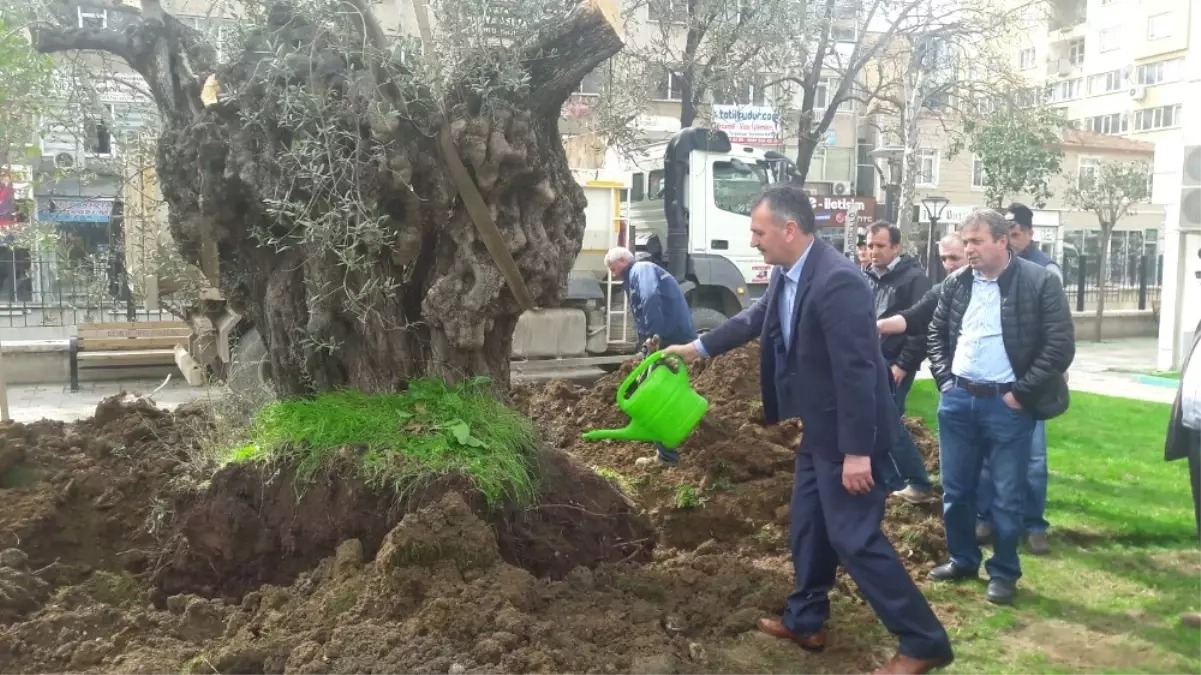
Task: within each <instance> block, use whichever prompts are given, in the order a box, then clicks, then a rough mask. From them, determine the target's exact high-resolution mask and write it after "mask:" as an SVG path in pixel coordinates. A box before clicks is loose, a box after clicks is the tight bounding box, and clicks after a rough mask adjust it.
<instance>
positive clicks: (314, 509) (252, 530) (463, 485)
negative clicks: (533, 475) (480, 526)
mask: <svg viewBox="0 0 1201 675" xmlns="http://www.w3.org/2000/svg"><path fill="white" fill-rule="evenodd" d="M539 460H540V462H541V464H542V471H541V475H542V491H541V498H540V499H539V501H538V502H537V503H534V504H524V505H522V504H513V503H504V504H502V505H500V506H499V507H497V508H492V509H489V508H486V507H485V506H484V505H483V502H482V500H481V499H480V498H479V495H478V494H477V493H474V492H473V490H472V489H471V488H470V485H469V484H468V483H467V482H466V480H465V479H462V478H458V477H448V478H442V479H438V480H434V481H431V482H429V483H427V484H425V485H423V486H420V487H417V488H415V489H413V490H410V491H409V492H407V493H405V494H404V495H402V496H400V497H399V498H398V496H397V495H396V494H395V493H394V492H392V491H390V490H383V489H374V488H371V487H369V486H367V485H365V484H363V483H361V482H354V481H350V480H347V479H346V478H344V477H342V476H341V475H340V472H339V471H338V467H330V468H328V469H326V470H324V471H323V472H321V473H319V474H318V475H317V476H316V477H315V478H314V479H312V481H311V482H305V483H297V482H296V480H295V472H294V470H293V468H291V467H287V466H285V467H282V468H280V467H271V468H270V469H264V468H262V467H261V466H259V465H256V464H238V465H232V466H229V467H226V468H225V469H223V470H221V471H220V472H218V473H217V475H216V476H214V478H213V480H212V482H211V484H210V486H209V487H208V489H207V490H206V491H204V492H203V493H200V494H198V495H194V496H191V497H189V498H187V502H186V503H181V504H177V508H176V513H178V514H179V515H178V517H177V519H176V521H175V524H174V527H175V533H176V534H175V536H174V537H173V541H172V543H171V544H170V545H169V546H168V547H167V549H166V551H165V552H164V554H163V559H162V560H161V561H160V564H159V571H158V572H157V573H156V575H155V579H154V584H155V587H156V590H157V598H158V600H159V601H165V599H166V598H167V597H170V596H172V595H177V594H181V593H193V594H196V595H201V596H205V597H213V598H215V597H222V598H227V599H232V600H235V601H237V600H240V598H241V597H242V596H243V595H245V594H246V593H247V592H249V591H252V590H255V589H257V588H259V587H260V586H262V585H264V584H272V585H276V586H286V585H288V584H290V583H291V582H292V581H293V580H295V578H296V577H297V576H298V575H300V574H301V573H302V572H305V571H308V570H311V569H313V568H314V567H315V566H316V565H317V564H318V563H319V562H320V561H321V560H322V559H323V558H327V557H329V556H334V555H335V553H336V552H337V550H338V547H339V545H340V544H342V543H343V542H345V541H347V540H358V542H359V544H358V545H359V546H360V548H361V552H360V553H359V554H358V556H359V557H361V558H365V559H371V558H374V557H376V556H377V554H380V552H381V545H382V544H383V542H384V539H385V536H386V535H388V533H389V532H390V531H392V530H393V529H394V528H395V527H396V525H397V524H398V523H401V522H402V521H403V520H405V519H406V518H408V517H410V515H411V514H413V513H414V512H416V511H417V510H419V509H422V508H425V507H429V506H430V505H432V504H435V503H437V502H439V501H441V500H442V499H443V498H444V497H446V495H448V494H452V493H454V494H458V495H460V496H461V498H462V500H463V502H464V503H466V504H469V505H470V507H471V508H472V510H473V511H474V512H475V513H476V514H477V515H478V516H479V518H480V519H481V520H483V521H484V522H486V523H487V524H488V525H489V526H490V527H491V534H490V535H489V536H490V537H491V538H492V539H493V540H494V541H495V544H494V546H495V547H496V549H497V550H498V551H499V555H500V557H501V558H502V559H503V560H504V561H505V562H508V563H510V564H512V565H515V566H518V567H522V568H524V569H526V570H528V571H529V572H531V573H533V574H534V575H536V576H539V577H549V578H556V579H557V578H562V577H565V576H566V575H567V574H568V573H570V572H571V571H572V570H573V569H575V568H577V567H585V568H591V567H595V566H596V565H599V564H601V563H605V562H645V561H648V560H649V559H650V556H651V552H652V549H653V547H654V540H655V536H654V531H653V529H652V526H651V524H650V521H649V520H648V519H647V517H646V516H645V515H644V514H642V513H640V512H639V509H637V507H635V506H634V505H633V504H632V503H631V502H630V501H629V500H628V499H627V498H626V497H625V496H624V495H623V494H622V493H621V492H619V491H618V490H617V489H616V488H615V487H614V486H613V485H612V484H611V483H609V482H608V481H606V480H605V479H603V478H601V477H600V476H597V475H596V474H595V473H593V472H592V471H591V470H589V469H587V468H585V467H583V466H581V465H580V464H578V463H576V462H574V461H573V460H571V459H570V458H569V457H568V456H567V455H565V454H564V453H562V452H559V451H557V450H543V451H542V452H541V453H540V457H539ZM472 536H475V537H476V538H478V533H473V535H472ZM442 539H443V540H445V538H444V537H443V538H442ZM452 539H453V540H454V541H459V542H461V543H462V546H463V548H464V552H463V553H462V556H463V557H464V559H465V560H467V559H470V558H471V556H472V555H473V552H474V551H476V549H479V548H480V546H478V545H473V544H471V543H470V537H467V536H466V535H464V536H461V537H454V538H452ZM385 548H388V547H385ZM396 549H397V546H396V545H395V543H393V545H392V546H391V547H390V548H388V550H389V551H390V552H389V555H396ZM406 550H408V551H409V552H410V553H409V554H412V550H413V547H408V549H406ZM412 555H415V554H412ZM439 555H440V556H442V557H445V556H446V555H448V554H447V553H446V552H440V553H439ZM408 562H412V560H409V561H408Z"/></svg>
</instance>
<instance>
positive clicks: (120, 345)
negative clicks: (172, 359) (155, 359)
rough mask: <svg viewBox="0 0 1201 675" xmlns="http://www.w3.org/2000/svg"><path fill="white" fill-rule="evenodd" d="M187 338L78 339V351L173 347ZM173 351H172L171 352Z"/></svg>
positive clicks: (183, 342) (182, 343) (185, 341)
mask: <svg viewBox="0 0 1201 675" xmlns="http://www.w3.org/2000/svg"><path fill="white" fill-rule="evenodd" d="M187 342H188V338H187V337H186V336H183V337H152V338H126V339H121V338H113V339H109V340H105V339H100V340H93V339H89V340H79V351H80V352H83V351H85V350H86V351H90V352H102V351H106V350H107V351H117V350H119V351H130V350H139V349H141V350H154V349H174V348H175V345H186V344H187ZM173 353H174V352H173Z"/></svg>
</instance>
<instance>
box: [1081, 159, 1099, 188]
mask: <svg viewBox="0 0 1201 675" xmlns="http://www.w3.org/2000/svg"><path fill="white" fill-rule="evenodd" d="M1100 166H1101V160H1099V159H1097V158H1096V157H1081V158H1080V171H1079V172H1078V175H1077V177H1076V186H1077V187H1078V188H1080V189H1081V190H1089V189H1091V188H1092V187H1093V185H1095V184H1096V183H1097V170H1098V169H1099V168H1100Z"/></svg>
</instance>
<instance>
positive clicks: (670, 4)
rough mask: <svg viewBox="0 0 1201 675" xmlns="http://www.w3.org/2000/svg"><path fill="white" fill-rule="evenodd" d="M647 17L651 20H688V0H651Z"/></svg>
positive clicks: (647, 9)
mask: <svg viewBox="0 0 1201 675" xmlns="http://www.w3.org/2000/svg"><path fill="white" fill-rule="evenodd" d="M646 12H647V18H648V19H650V20H651V21H669V22H678V23H684V22H686V21H688V2H687V0H651V2H650V3H649V4H647V7H646Z"/></svg>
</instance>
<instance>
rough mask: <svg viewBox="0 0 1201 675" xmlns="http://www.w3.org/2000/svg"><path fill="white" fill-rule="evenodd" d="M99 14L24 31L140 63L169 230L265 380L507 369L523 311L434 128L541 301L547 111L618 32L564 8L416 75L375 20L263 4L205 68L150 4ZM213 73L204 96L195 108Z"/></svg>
mask: <svg viewBox="0 0 1201 675" xmlns="http://www.w3.org/2000/svg"><path fill="white" fill-rule="evenodd" d="M360 6H361V5H360ZM113 11H117V12H121V13H124V14H125V15H127V16H128V19H129V21H128V22H127V27H126V28H125V29H124V30H121V31H117V30H102V29H80V28H60V29H43V30H41V31H39V34H38V35H37V46H38V49H39V50H41V51H43V52H56V51H65V50H72V49H94V50H102V51H107V52H110V53H113V54H116V55H118V56H120V57H122V58H124V59H125V60H126V61H127V62H128V63H129V64H130V66H131V67H133V68H134V69H135V70H137V71H138V72H139V73H140V74H141V75H142V76H143V77H144V78H145V79H146V81H147V83H148V84H149V87H150V90H151V91H152V93H153V94H154V96H155V100H156V103H157V105H158V106H159V108H160V109H161V111H162V114H163V119H164V125H165V128H164V130H163V132H162V135H161V137H160V140H159V144H158V156H157V164H158V172H159V176H160V184H161V188H162V193H163V195H164V197H165V199H166V201H167V203H168V207H169V213H170V216H169V217H170V226H171V233H172V235H173V237H174V239H175V242H176V244H177V246H178V247H179V248H180V251H181V253H182V254H183V256H184V259H185V260H187V261H188V262H190V263H193V264H196V265H197V266H199V267H200V268H201V269H205V270H208V269H211V268H212V267H213V265H212V262H213V261H212V259H211V256H212V255H213V254H215V258H216V262H218V263H219V265H217V267H218V268H219V270H220V273H219V275H218V278H217V279H216V280H215V283H216V285H217V286H218V287H219V289H220V290H221V292H222V293H223V295H224V296H225V297H226V298H227V299H228V301H229V302H230V303H231V304H232V306H233V307H234V308H235V309H236V310H237V311H239V312H241V313H242V314H243V315H245V316H248V317H250V319H251V320H252V321H253V323H254V325H255V326H256V327H257V328H258V330H259V333H260V334H261V335H262V338H263V340H264V342H265V344H266V346H267V349H268V353H269V358H270V361H271V366H272V373H273V376H274V378H275V380H276V382H277V385H278V388H279V391H280V393H281V394H285V395H294V394H304V393H309V392H313V391H325V390H330V389H334V388H340V387H353V388H357V389H362V390H367V391H379V390H391V389H395V388H397V387H400V386H402V384H403V382H404V381H405V380H407V379H409V378H411V377H415V376H423V375H438V376H444V377H447V378H450V379H459V378H462V377H465V376H472V375H489V376H492V377H494V378H497V380H498V381H499V382H502V383H507V382H508V374H509V355H510V349H511V343H512V334H513V330H514V327H515V326H516V322H517V317H518V316H519V314H520V313H521V311H522V309H521V307H520V306H519V305H518V302H517V300H516V299H515V297H514V294H513V292H512V291H511V289H509V288H508V286H507V285H506V284H505V282H504V279H503V277H502V275H501V272H500V270H499V268H498V267H497V265H496V264H495V263H494V262H493V260H492V258H491V256H490V255H489V253H488V251H487V249H486V248H485V246H484V244H483V242H482V239H481V237H480V234H479V232H478V231H477V229H476V225H475V224H474V223H473V221H472V219H471V217H470V216H469V215H468V213H467V211H466V210H465V209H464V206H463V201H462V200H461V199H460V197H459V196H458V190H457V188H456V186H455V183H454V182H453V181H452V180H451V178H450V176H449V174H448V172H447V169H446V167H445V165H444V162H443V161H442V159H441V155H440V152H439V145H438V133H439V132H440V130H441V129H442V127H443V125H449V129H450V132H451V136H452V139H453V141H454V145H455V147H456V149H457V153H458V156H459V158H460V159H461V160H462V162H463V163H464V164H465V165H466V167H467V168H468V170H469V172H471V174H472V176H473V178H474V181H475V184H476V185H477V187H478V189H479V192H480V193H481V195H482V196H483V198H484V201H485V203H486V204H487V206H488V207H489V210H490V212H491V215H492V219H493V220H494V221H495V223H496V226H497V228H498V229H499V230H500V232H501V235H502V237H503V239H504V241H505V244H506V245H507V247H508V250H509V251H510V253H511V255H512V257H513V259H514V260H515V262H516V264H517V267H518V269H519V270H520V272H521V275H522V277H523V278H524V280H525V283H526V285H527V287H528V288H529V290H530V292H531V294H532V295H533V298H534V300H535V302H536V303H537V304H538V305H539V306H552V305H554V304H556V303H557V302H559V301H560V300H561V299H562V293H563V289H564V288H565V286H566V281H567V275H568V272H569V271H570V269H571V267H572V265H573V263H574V261H575V258H576V256H577V254H578V253H579V249H580V245H581V241H582V238H583V230H584V215H583V213H584V206H585V203H586V202H585V199H584V194H583V191H582V189H581V188H580V187H579V186H578V184H577V183H576V181H575V179H574V178H573V176H572V174H571V172H570V170H569V167H568V164H567V159H566V155H565V152H564V149H563V144H562V141H561V139H560V137H559V131H558V119H559V114H560V109H561V107H562V104H563V102H564V101H565V100H566V99H567V97H568V96H569V95H570V93H571V91H572V90H573V89H574V88H575V87H576V86H578V84H579V82H580V80H581V79H582V78H583V76H584V75H585V74H587V73H588V72H589V71H591V70H592V69H593V68H594V67H595V66H596V65H597V64H599V63H600V62H601V61H603V60H604V59H606V58H608V57H610V56H612V55H613V54H615V53H616V52H617V51H618V50H619V49H620V48H621V38H620V37H619V35H618V33H617V31H616V30H615V29H614V24H613V21H614V17H613V16H611V12H607V11H605V10H604V9H603V8H602V7H601V6H599V5H597V4H595V2H587V1H585V2H583V3H582V4H579V5H578V6H564V7H562V9H561V12H560V13H559V14H558V15H555V16H548V17H547V18H546V21H545V22H544V23H543V24H542V26H543V27H542V28H541V29H537V30H538V31H539V32H538V33H537V36H536V38H535V39H533V40H532V41H527V43H525V46H524V47H523V48H522V49H520V50H519V51H518V53H514V49H513V48H511V47H508V48H506V47H501V46H496V47H494V48H490V49H488V50H484V51H482V52H481V53H480V54H479V55H478V58H473V59H468V60H465V61H463V64H465V65H462V68H461V70H462V72H457V73H453V74H452V75H451V76H450V77H449V78H445V79H443V80H442V82H444V83H445V84H444V86H432V85H431V84H430V80H429V78H428V76H424V75H422V73H421V72H420V71H421V69H420V68H416V69H415V68H414V67H413V66H411V65H408V66H406V65H405V64H404V62H403V61H402V60H400V59H397V58H389V57H388V55H387V54H386V53H383V52H379V51H377V50H375V49H374V48H372V47H364V45H365V44H367V45H369V44H371V42H370V40H368V39H367V38H368V36H367V35H366V34H367V33H368V32H369V30H370V27H371V26H375V27H376V28H378V26H377V25H376V24H375V23H374V21H375V20H374V17H371V16H370V15H369V14H367V15H363V16H362V17H360V16H358V15H355V14H354V13H353V11H352V12H348V13H346V14H348V15H350V16H352V17H353V20H346V21H345V22H344V24H341V25H339V24H335V23H333V22H334V21H335V20H332V19H316V18H314V17H312V16H306V15H304V14H302V13H301V12H299V11H298V10H296V9H294V8H293V7H292V6H290V5H288V4H278V5H274V6H273V7H271V9H270V11H269V13H268V15H267V17H268V18H267V21H266V25H265V26H263V27H262V28H261V29H259V30H257V31H255V32H254V33H253V34H251V35H250V36H249V38H248V39H247V41H246V45H245V49H244V51H243V53H242V54H241V56H240V57H239V58H238V59H237V60H235V61H234V62H232V63H230V64H227V65H224V66H221V67H220V68H218V67H217V64H216V62H215V58H214V52H213V50H212V48H211V47H210V46H208V45H207V44H205V43H203V41H202V40H201V39H200V36H199V34H198V33H196V32H195V31H193V30H192V29H190V28H187V27H185V26H184V25H183V24H181V23H180V22H179V21H177V20H176V19H174V18H173V17H172V16H170V15H169V14H165V13H164V12H162V10H161V9H160V8H159V7H158V3H157V2H151V1H150V0H144V9H143V12H141V13H138V12H136V11H134V10H130V9H125V8H118V9H116V10H113V9H110V12H113ZM72 16H73V15H72ZM110 25H111V24H110ZM365 25H367V26H368V27H369V28H368V30H364V29H363V26H365ZM356 31H357V32H356ZM380 35H382V33H380ZM531 45H532V46H531ZM210 74H215V76H216V82H217V83H218V84H219V88H220V93H221V100H220V102H218V103H215V104H211V105H207V106H206V105H205V104H204V103H202V101H201V89H202V86H203V85H204V83H205V82H206V80H207V79H208V77H209V75H210ZM206 251H208V253H207V254H206ZM206 255H209V256H210V259H209V260H205V256H206Z"/></svg>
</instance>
